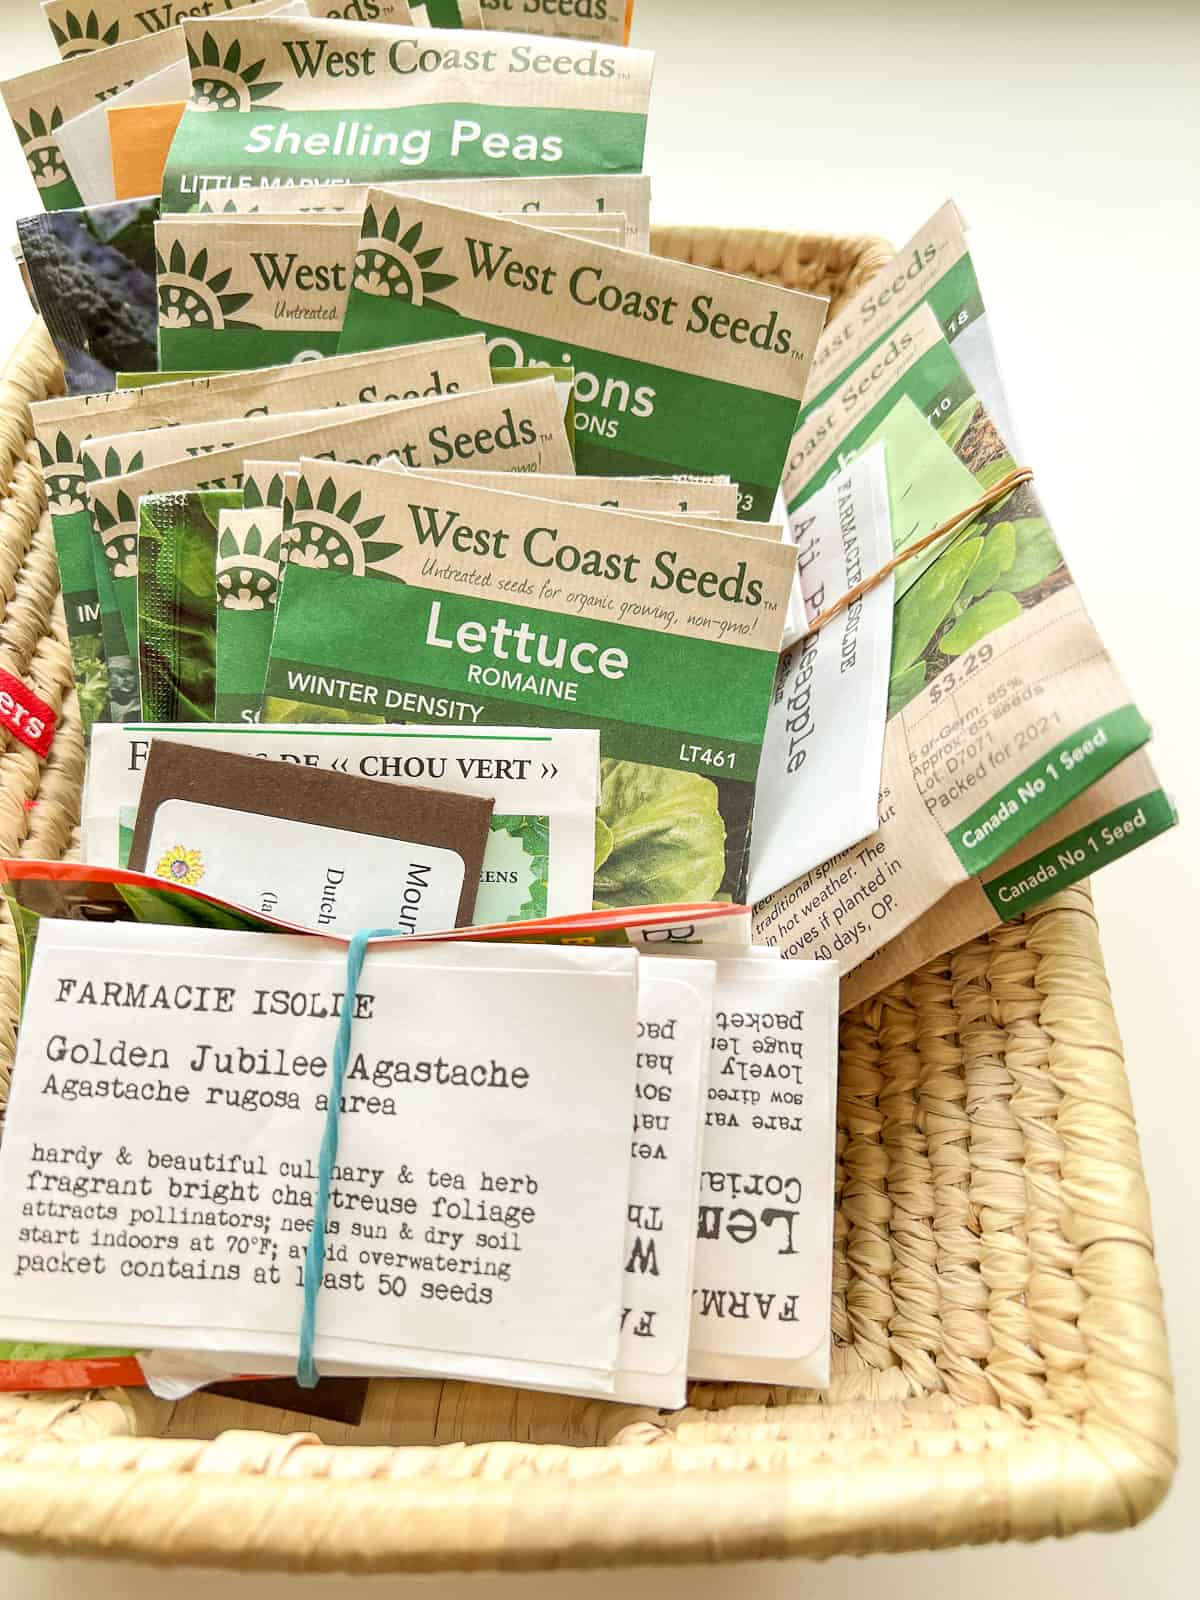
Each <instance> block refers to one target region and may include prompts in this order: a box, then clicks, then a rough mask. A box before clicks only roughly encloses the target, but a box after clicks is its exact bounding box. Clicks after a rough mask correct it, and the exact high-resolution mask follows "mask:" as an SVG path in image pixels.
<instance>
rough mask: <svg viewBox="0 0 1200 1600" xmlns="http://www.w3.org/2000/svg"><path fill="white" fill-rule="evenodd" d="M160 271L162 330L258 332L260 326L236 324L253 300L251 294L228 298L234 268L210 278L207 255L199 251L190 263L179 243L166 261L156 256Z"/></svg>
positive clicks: (173, 247) (159, 316) (159, 253)
mask: <svg viewBox="0 0 1200 1600" xmlns="http://www.w3.org/2000/svg"><path fill="white" fill-rule="evenodd" d="M154 260H155V264H156V266H157V268H158V321H159V326H160V327H163V328H210V329H213V330H214V331H216V332H222V331H224V330H227V329H231V328H257V327H258V323H257V322H246V321H245V320H237V319H235V318H234V315H233V313H234V312H235V311H240V310H241V309H242V307H243V306H244V305H246V304H247V303H248V302H249V301H250V300H252V299H253V298H254V296H253V295H252V294H248V293H235V294H226V293H225V292H224V291H225V288H226V286H227V285H228V283H229V280H230V278H232V276H233V269H232V267H224V268H222V270H221V271H220V272H214V273H213V275H212V277H211V278H210V277H209V275H208V251H207V250H206V249H201V250H197V252H196V254H195V255H194V256H193V257H192V259H191V261H190V262H189V261H188V259H187V252H186V250H184V248H183V244H182V242H181V241H180V240H179V239H176V241H175V243H174V244H173V245H172V246H171V249H170V251H169V252H168V255H167V258H166V260H165V261H164V259H163V256H162V253H161V251H159V250H156V251H155V252H154Z"/></svg>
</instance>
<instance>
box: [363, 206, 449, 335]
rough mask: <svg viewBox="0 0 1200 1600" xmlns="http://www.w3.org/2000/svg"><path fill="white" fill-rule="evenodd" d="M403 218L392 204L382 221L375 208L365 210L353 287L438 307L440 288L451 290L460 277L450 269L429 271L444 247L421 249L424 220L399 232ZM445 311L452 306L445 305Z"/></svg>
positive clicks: (417, 304) (387, 296)
mask: <svg viewBox="0 0 1200 1600" xmlns="http://www.w3.org/2000/svg"><path fill="white" fill-rule="evenodd" d="M400 227H401V218H400V213H399V211H398V210H397V209H396V208H395V207H394V206H393V207H391V208H390V209H389V210H388V211H387V213H386V214H385V216H384V219H383V222H382V224H381V223H380V222H379V219H378V218H377V217H376V215H375V211H374V208H373V207H372V206H368V207H367V208H366V210H365V211H364V212H363V223H362V240H363V243H362V247H361V249H360V250H359V252H358V254H357V255H356V256H355V258H354V287H355V288H356V289H361V290H362V291H363V292H364V294H377V295H381V296H383V297H384V298H387V299H391V300H407V301H408V303H409V304H410V305H414V306H436V305H440V304H442V302H440V301H437V300H435V299H434V298H433V297H434V295H435V294H437V293H438V291H439V290H441V289H448V288H449V287H450V286H451V284H454V283H457V282H458V279H457V278H455V277H452V276H451V274H450V273H448V272H430V270H429V268H430V267H432V266H433V265H434V263H435V262H436V261H437V260H438V259H439V258H440V256H441V254H442V250H441V247H440V246H438V245H435V246H433V247H432V248H431V249H429V250H419V249H418V248H417V246H418V245H419V244H420V242H421V223H419V222H414V223H413V225H412V227H411V228H409V230H408V231H407V233H405V234H404V235H403V237H401V235H400ZM443 309H444V310H450V309H451V307H449V306H444V305H443Z"/></svg>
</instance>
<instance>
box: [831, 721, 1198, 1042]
mask: <svg viewBox="0 0 1200 1600" xmlns="http://www.w3.org/2000/svg"><path fill="white" fill-rule="evenodd" d="M1178 820H1179V818H1178V815H1177V813H1176V811H1175V807H1174V806H1173V804H1172V803H1171V800H1170V798H1169V797H1168V796H1167V795H1166V794H1165V793H1164V792H1163V790H1162V788H1161V787H1160V786H1159V780H1158V777H1157V775H1156V773H1155V771H1154V767H1153V765H1152V764H1151V761H1150V758H1149V756H1148V755H1147V754H1146V752H1145V751H1138V752H1137V754H1135V755H1132V756H1130V757H1129V759H1128V760H1127V761H1122V762H1121V763H1120V765H1119V766H1116V767H1114V768H1113V770H1112V771H1111V772H1109V773H1106V774H1105V776H1104V777H1102V778H1100V779H1099V780H1098V781H1097V782H1096V783H1094V784H1093V785H1092V786H1091V788H1090V789H1085V790H1084V792H1083V793H1082V794H1081V795H1080V796H1079V798H1078V799H1077V800H1073V801H1072V802H1071V803H1070V805H1068V806H1064V807H1063V809H1062V810H1061V811H1060V812H1058V813H1057V815H1055V816H1053V817H1051V819H1050V820H1049V821H1048V822H1044V823H1043V824H1042V825H1041V827H1040V828H1035V829H1034V831H1033V832H1032V833H1031V834H1030V835H1029V837H1028V838H1027V839H1023V840H1022V841H1021V843H1020V844H1019V845H1017V846H1016V847H1015V848H1014V849H1012V850H1010V851H1008V852H1007V853H1006V854H1005V855H1002V856H1001V857H1000V859H999V861H997V862H995V863H994V865H992V866H990V867H988V868H987V870H986V871H985V872H982V873H980V874H979V876H978V877H977V878H970V879H968V881H967V882H966V883H960V884H959V885H958V886H957V888H954V889H952V890H951V891H950V893H949V894H947V895H943V897H942V898H941V899H940V900H939V901H938V902H937V904H936V905H934V906H932V907H931V908H930V909H929V910H928V911H926V912H924V913H923V914H922V915H921V916H919V917H918V918H917V919H916V920H915V921H914V922H913V923H912V924H911V925H910V926H909V927H907V928H906V929H905V930H904V932H903V933H901V934H900V935H898V937H897V938H895V939H891V940H889V941H888V943H887V944H885V945H884V946H883V948H882V949H880V950H877V951H876V952H875V954H874V955H873V956H871V957H870V958H869V960H867V961H864V962H863V963H862V964H861V965H860V966H857V967H855V968H854V969H853V971H851V972H847V973H846V974H845V976H844V977H843V979H842V1000H841V1004H842V1009H843V1010H846V1009H848V1008H849V1007H850V1006H854V1005H857V1004H858V1003H859V1001H860V1000H866V999H869V998H870V996H871V995H873V994H877V993H878V992H879V991H880V990H881V989H886V988H887V987H888V985H889V984H892V983H896V982H898V981H899V980H900V979H902V978H905V977H907V976H908V974H909V973H910V972H915V971H916V970H917V969H918V968H919V967H923V966H924V965H925V963H926V962H927V961H933V960H936V959H937V957H938V956H943V955H945V954H946V953H947V952H948V951H950V950H955V949H957V948H958V947H959V946H961V945H965V944H967V943H968V942H969V941H970V940H972V939H978V938H980V937H982V935H984V934H986V933H990V932H991V930H992V929H993V928H997V927H999V926H1000V924H1001V923H1002V922H1007V921H1010V920H1012V919H1013V918H1016V917H1019V916H1021V915H1022V914H1023V913H1024V912H1026V911H1031V910H1033V908H1034V907H1035V906H1038V905H1040V904H1041V902H1042V901H1043V900H1045V899H1047V898H1048V897H1049V896H1050V895H1052V894H1058V893H1060V892H1061V891H1062V890H1063V889H1069V888H1070V887H1071V885H1072V884H1075V883H1079V882H1080V881H1081V880H1082V879H1084V878H1090V877H1092V876H1093V875H1094V874H1095V873H1097V872H1098V871H1099V870H1100V868H1101V867H1104V866H1107V865H1108V864H1109V863H1110V862H1113V861H1118V860H1120V858H1121V857H1122V856H1125V855H1128V854H1129V853H1130V851H1132V850H1137V849H1139V848H1140V847H1141V846H1142V845H1144V844H1148V843H1149V842H1150V840H1151V839H1157V838H1158V836H1159V835H1160V834H1162V833H1165V832H1166V831H1167V830H1168V829H1169V828H1173V827H1174V826H1175V824H1176V823H1177V822H1178Z"/></svg>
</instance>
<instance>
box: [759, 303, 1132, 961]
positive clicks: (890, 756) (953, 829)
mask: <svg viewBox="0 0 1200 1600" xmlns="http://www.w3.org/2000/svg"><path fill="white" fill-rule="evenodd" d="M887 348H888V351H889V353H891V359H892V363H893V364H892V368H891V370H889V368H888V364H887V362H888V357H887V356H886V355H884V356H880V355H879V354H878V352H877V353H876V354H875V355H874V356H872V357H869V358H868V360H867V362H865V363H864V366H863V367H862V368H860V369H858V370H857V371H856V372H855V373H854V374H852V375H851V377H850V378H849V379H848V380H847V384H846V385H845V386H844V387H843V388H842V389H840V390H839V391H838V392H837V395H836V396H835V399H834V400H833V401H832V402H830V403H829V404H828V405H827V407H823V408H819V409H818V411H817V412H815V413H813V414H812V415H811V416H810V418H809V420H808V422H807V423H806V424H805V426H804V428H802V429H801V431H800V433H799V434H798V435H797V451H796V452H794V454H798V453H800V452H801V451H803V450H804V449H805V448H806V446H807V445H808V444H809V443H810V442H811V443H813V444H815V446H816V448H815V449H814V452H813V457H814V458H815V457H816V456H818V455H819V454H820V453H822V452H827V453H831V454H832V453H835V454H836V456H837V458H838V459H839V460H842V461H844V460H847V459H850V458H852V457H853V456H854V454H855V452H856V451H857V450H858V449H860V448H862V447H863V445H865V444H867V443H870V442H874V440H875V439H877V438H878V437H879V436H880V435H881V434H883V435H887V436H888V453H887V463H888V480H889V495H890V498H891V500H892V504H893V507H895V505H896V493H897V484H898V483H903V482H905V481H907V479H908V478H909V476H910V473H909V464H908V463H907V462H906V461H905V459H904V455H903V442H904V440H905V439H906V438H909V437H911V436H913V435H914V434H916V433H918V432H919V430H917V429H915V427H914V426H913V425H912V424H911V419H908V420H904V425H903V426H902V427H901V428H900V429H898V430H894V431H892V432H891V433H890V435H889V425H890V423H891V420H892V417H893V415H894V412H895V411H896V410H898V409H901V408H903V407H907V408H908V409H909V410H910V411H911V409H912V402H913V401H915V400H916V399H917V394H918V393H922V394H923V395H924V398H922V399H920V401H919V402H918V404H919V407H920V409H921V410H923V411H924V412H925V413H926V415H928V414H933V415H942V414H943V413H944V414H945V415H946V417H947V419H948V420H947V422H946V423H945V424H943V426H946V427H950V428H952V429H953V430H954V435H953V436H954V437H955V445H954V449H955V452H956V453H957V455H958V457H959V459H960V461H962V462H963V463H970V465H971V467H972V470H973V472H974V474H975V476H976V478H977V480H978V479H981V478H982V477H983V474H984V473H985V472H988V471H989V470H990V469H993V468H994V467H995V466H996V465H997V463H998V461H1001V460H1003V459H1005V458H1007V445H1006V444H1005V443H1004V441H1003V440H1002V439H1001V438H1000V435H999V433H998V431H997V430H996V428H995V425H994V424H993V423H992V422H991V419H990V418H989V417H988V416H987V413H986V411H985V410H984V408H983V407H982V406H981V405H980V403H979V401H978V399H977V398H975V397H974V396H971V397H969V399H968V400H967V401H965V402H960V403H959V406H958V407H954V406H952V405H950V404H946V403H944V401H943V400H939V399H938V391H937V389H936V387H932V386H930V387H925V386H927V385H933V384H936V382H937V380H938V375H939V374H940V377H941V381H942V383H943V384H944V385H945V387H944V390H943V396H944V397H950V398H953V396H954V395H956V394H961V392H962V389H963V387H964V385H965V384H966V379H965V375H964V374H963V373H962V369H961V367H959V366H958V363H957V362H956V361H955V359H954V356H953V354H952V352H951V351H950V349H949V346H948V345H947V344H946V342H945V340H944V339H942V337H941V334H940V332H939V330H938V328H937V324H936V322H935V321H934V318H933V316H932V313H931V312H930V311H929V310H928V309H927V308H924V307H922V308H920V309H918V311H916V312H914V313H913V315H912V316H911V317H910V318H908V319H907V320H906V321H905V323H903V324H901V327H900V329H898V330H897V333H896V334H895V336H894V338H893V340H892V341H891V342H890V343H889V345H888V347H887ZM931 373H932V374H933V377H932V379H931V377H930V374H931ZM968 387H969V386H968ZM849 395H853V396H854V401H855V404H854V408H853V414H854V417H855V419H856V420H855V421H854V423H853V424H852V425H851V426H850V427H845V426H843V427H842V428H841V429H840V431H839V430H834V429H830V430H829V432H828V433H826V435H825V436H823V437H818V430H820V429H821V428H822V427H824V425H825V421H826V418H828V417H832V416H833V415H834V414H835V413H840V412H842V411H844V410H845V406H846V397H847V396H849ZM956 411H957V412H958V413H959V421H957V422H951V421H950V420H949V419H950V418H952V417H953V416H954V415H955V412H956ZM918 420H919V421H923V419H921V418H918ZM924 426H925V428H926V431H927V432H930V431H932V430H931V429H930V428H929V425H928V424H924ZM831 435H832V436H831ZM1008 459H1011V458H1008ZM981 462H982V463H984V465H983V466H982V467H981V466H980V465H979V463H981ZM830 470H832V466H831V455H829V454H827V455H826V458H825V460H824V461H823V462H822V465H821V466H820V468H819V469H817V471H816V474H815V475H816V476H821V475H827V472H828V471H830ZM984 486H986V485H985V484H983V483H979V484H978V487H984ZM804 493H805V494H807V493H808V490H807V489H806V490H805V491H804ZM960 509H961V507H960ZM902 536H903V535H902ZM895 537H896V521H895V513H893V538H894V539H895ZM932 554H933V555H934V558H935V559H934V560H933V562H932V564H930V565H928V566H925V565H924V558H919V559H918V561H915V562H910V563H908V565H909V566H913V565H921V566H922V567H923V570H922V572H921V574H920V576H919V577H918V579H917V580H916V582H914V583H912V584H911V585H909V586H908V587H907V588H905V586H904V584H903V583H902V582H901V581H899V580H900V578H901V575H902V574H903V573H904V571H905V568H901V569H900V573H898V574H897V580H898V581H897V585H896V588H897V594H898V599H897V603H896V606H895V610H894V613H893V632H892V662H891V681H890V688H889V705H888V723H887V730H886V732H885V735H884V746H883V776H882V787H881V800H880V826H879V828H878V829H877V830H876V831H875V832H874V833H872V834H871V835H870V837H869V838H867V839H865V840H863V841H862V843H861V844H860V845H857V846H855V847H854V848H853V849H852V850H850V851H848V852H844V853H843V854H841V855H839V856H837V857H835V858H834V859H833V860H831V861H829V862H826V863H824V864H822V865H820V866H818V867H817V868H815V869H814V870H813V871H812V872H809V873H807V874H805V875H804V876H802V877H800V878H799V879H797V880H796V881H795V882H793V883H791V884H789V885H788V886H786V887H785V888H783V889H781V890H779V892H778V893H776V894H773V895H771V896H769V897H768V898H767V899H765V900H763V901H761V902H760V903H759V904H758V906H757V907H756V921H755V928H756V933H757V936H758V937H759V939H760V940H762V941H763V942H765V943H768V944H772V945H776V946H778V947H779V948H780V949H781V950H782V951H783V953H784V955H785V956H797V955H803V954H813V953H816V954H820V955H823V956H827V957H830V958H836V959H837V960H838V961H839V963H840V964H841V967H842V970H843V971H848V970H850V969H851V968H853V967H855V966H857V965H858V964H859V963H860V962H862V961H863V960H865V959H866V958H867V957H868V956H870V955H871V954H873V952H874V951H876V950H878V949H879V948H880V947H881V946H882V945H883V944H884V943H886V941H887V940H888V939H891V938H895V937H896V936H897V935H898V934H900V933H902V932H903V931H904V930H905V928H907V927H908V926H909V925H910V924H911V923H912V922H913V921H915V920H916V918H917V917H919V916H921V915H922V914H923V913H924V912H925V911H927V910H928V909H929V908H930V907H932V906H934V905H935V904H937V902H938V901H940V900H941V899H942V898H943V897H944V896H945V895H947V894H948V893H949V892H950V891H951V890H952V889H953V888H954V887H955V886H956V885H957V884H959V883H961V882H962V881H964V880H965V879H968V878H972V877H976V876H978V875H979V874H980V873H982V872H985V871H986V870H987V869H988V868H990V867H991V866H993V864H994V863H996V862H997V861H998V860H999V859H1000V858H1001V857H1002V856H1004V855H1005V854H1006V853H1007V852H1008V851H1010V850H1012V849H1013V848H1014V847H1016V846H1017V845H1019V844H1020V843H1021V841H1022V840H1023V839H1025V838H1026V837H1027V836H1028V835H1029V834H1031V833H1032V832H1033V830H1034V829H1035V828H1037V827H1039V826H1040V825H1041V824H1043V823H1045V822H1047V821H1048V820H1049V819H1050V818H1052V817H1053V816H1054V815H1055V814H1056V813H1057V812H1059V811H1061V810H1062V809H1063V807H1065V806H1067V805H1068V804H1069V803H1070V802H1071V801H1072V800H1074V799H1075V798H1076V797H1077V796H1079V795H1081V794H1083V793H1084V792H1085V791H1086V790H1087V789H1088V788H1089V787H1090V786H1091V785H1092V784H1094V783H1095V782H1097V781H1098V780H1099V779H1100V778H1101V777H1103V776H1104V774H1105V773H1107V772H1109V771H1110V770H1111V769H1112V768H1114V767H1116V766H1117V765H1118V764H1119V763H1121V762H1122V761H1124V760H1125V759H1126V758H1127V757H1128V756H1129V755H1131V754H1132V753H1133V752H1134V751H1136V750H1138V749H1140V748H1141V746H1142V745H1144V744H1145V743H1146V741H1147V740H1148V739H1149V737H1150V729H1149V727H1148V726H1147V724H1146V722H1145V719H1144V718H1143V717H1142V716H1141V714H1140V712H1139V711H1138V709H1137V707H1136V706H1134V705H1133V704H1132V703H1131V702H1130V700H1129V695H1128V691H1127V690H1126V688H1125V686H1124V684H1123V683H1122V681H1121V679H1120V677H1119V675H1118V673H1117V671H1116V668H1115V666H1114V665H1113V663H1112V661H1111V660H1110V658H1109V656H1108V654H1107V652H1106V651H1105V649H1104V646H1103V644H1102V643H1101V641H1100V639H1099V638H1098V637H1097V635H1096V632H1095V629H1094V628H1093V626H1092V623H1091V621H1090V619H1089V617H1088V615H1087V612H1086V610H1085V609H1084V606H1083V602H1082V600H1081V598H1080V595H1079V592H1078V590H1077V589H1076V587H1075V584H1074V581H1073V579H1072V578H1071V575H1070V572H1069V571H1068V569H1067V567H1066V564H1065V562H1064V561H1063V557H1062V553H1061V551H1060V549H1059V547H1058V544H1057V541H1056V540H1055V537H1054V534H1053V532H1052V530H1051V528H1050V524H1049V522H1048V521H1047V519H1046V517H1045V515H1044V513H1043V510H1042V507H1041V504H1040V502H1039V500H1038V498H1037V495H1036V493H1035V491H1034V489H1033V487H1032V486H1031V485H1030V484H1028V483H1022V484H1020V485H1018V486H1017V487H1016V488H1015V489H1013V490H1012V491H1011V492H1010V493H1008V494H1007V495H1006V496H1005V497H1004V498H1003V499H1002V500H1001V501H1000V502H998V503H997V504H995V505H993V506H991V507H990V508H988V509H987V510H986V511H984V512H983V513H982V514H981V515H979V516H978V517H976V518H974V519H973V520H972V521H970V522H969V524H968V525H967V526H966V527H965V528H964V529H963V530H962V531H961V532H960V533H956V534H953V535H952V536H951V537H950V538H949V539H947V540H944V541H942V542H941V544H940V545H935V546H934V547H932ZM901 590H903V591H904V592H901Z"/></svg>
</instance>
